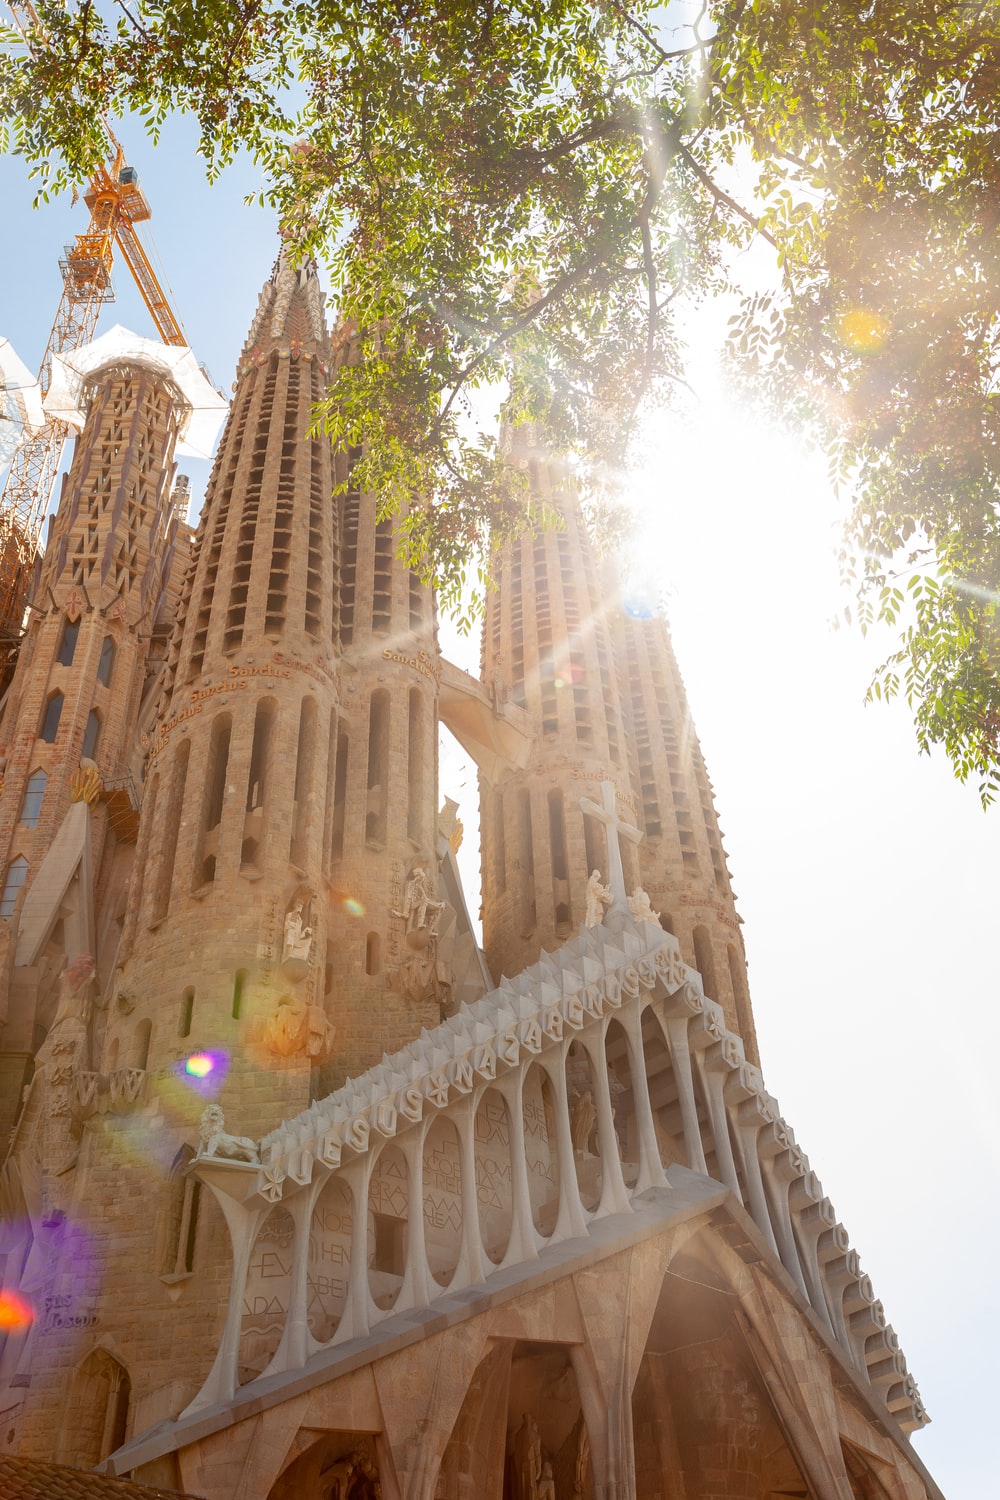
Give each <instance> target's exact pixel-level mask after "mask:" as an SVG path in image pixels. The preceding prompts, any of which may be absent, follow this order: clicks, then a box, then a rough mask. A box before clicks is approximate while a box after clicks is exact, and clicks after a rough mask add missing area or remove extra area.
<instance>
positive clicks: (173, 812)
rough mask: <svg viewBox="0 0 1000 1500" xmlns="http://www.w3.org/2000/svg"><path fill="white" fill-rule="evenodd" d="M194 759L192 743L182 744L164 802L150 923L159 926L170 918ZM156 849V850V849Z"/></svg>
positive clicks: (182, 742) (185, 741) (175, 760)
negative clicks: (189, 771) (189, 772)
mask: <svg viewBox="0 0 1000 1500" xmlns="http://www.w3.org/2000/svg"><path fill="white" fill-rule="evenodd" d="M190 758H191V741H190V740H182V741H181V743H180V744H179V745H178V746H177V754H176V755H175V756H174V764H173V774H172V775H171V778H170V786H169V788H168V789H167V793H166V796H165V798H164V799H163V800H164V802H165V804H166V805H165V808H164V814H163V822H162V824H161V827H162V829H163V844H162V848H161V849H160V851H159V854H160V863H159V870H158V871H157V875H156V881H155V884H154V886H153V897H152V910H151V911H150V915H149V920H150V922H159V921H161V920H162V918H164V917H165V916H166V915H167V910H168V908H169V906H170V887H171V885H172V884H173V879H174V861H175V859H176V858H177V839H178V836H179V834H180V824H181V808H182V807H183V806H184V784H185V782H186V781H187V768H188V761H189V760H190ZM154 847H155V846H154Z"/></svg>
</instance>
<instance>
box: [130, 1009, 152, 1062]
mask: <svg viewBox="0 0 1000 1500" xmlns="http://www.w3.org/2000/svg"><path fill="white" fill-rule="evenodd" d="M152 1034H153V1023H152V1021H149V1020H146V1021H140V1022H139V1024H138V1026H137V1027H136V1028H135V1046H134V1047H133V1049H132V1055H133V1057H134V1058H135V1062H134V1063H133V1067H136V1068H145V1067H146V1064H147V1063H148V1062H149V1040H150V1037H151V1036H152Z"/></svg>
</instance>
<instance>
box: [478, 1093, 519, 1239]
mask: <svg viewBox="0 0 1000 1500" xmlns="http://www.w3.org/2000/svg"><path fill="white" fill-rule="evenodd" d="M475 1140H476V1192H477V1194H478V1198H479V1230H480V1234H481V1235H482V1241H483V1249H484V1250H485V1252H486V1255H487V1257H488V1259H489V1260H491V1261H492V1262H493V1264H494V1265H495V1266H498V1265H499V1264H500V1262H501V1261H502V1260H503V1258H504V1256H505V1255H506V1253H507V1246H508V1244H509V1243H510V1231H511V1224H512V1218H513V1209H512V1199H511V1160H510V1119H509V1116H508V1113H507V1101H506V1100H505V1099H504V1097H503V1095H502V1094H501V1093H500V1092H499V1090H498V1089H486V1090H485V1092H484V1093H483V1096H482V1098H481V1099H480V1101H479V1107H478V1108H477V1110H476V1120H475Z"/></svg>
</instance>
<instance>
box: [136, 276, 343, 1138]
mask: <svg viewBox="0 0 1000 1500" xmlns="http://www.w3.org/2000/svg"><path fill="white" fill-rule="evenodd" d="M329 359H330V349H329V340H328V337H327V333H326V327H325V323H324V319H323V298H322V294H321V292H320V288H319V283H318V281H317V279H316V274H315V270H314V269H313V268H312V267H307V268H305V269H303V270H301V271H294V270H292V269H291V268H290V267H288V266H287V265H286V264H285V262H284V260H283V259H281V260H279V262H278V265H277V266H276V268H275V271H274V273H273V275H272V277H271V279H270V281H269V282H268V283H267V285H266V286H265V288H264V291H263V292H262V294H261V299H260V305H259V307H258V310H257V315H256V318H255V319H254V322H253V325H252V327H251V330H250V334H249V336H248V339H247V343H246V345H245V348H244V351H243V354H242V356H241V359H240V366H239V376H238V380H237V385H236V394H235V398H234V401H233V406H232V410H231V413H230V416H229V420H228V423H227V426H226V430H225V434H224V436H223V440H222V444H221V447H220V451H219V454H218V458H217V460H216V463H215V467H214V470H213V473H212V477H211V480H210V484H209V490H208V493H207V496H206V502H205V507H204V511H203V514H202V518H201V522H200V525H199V527H198V532H197V535H196V538H195V542H194V550H193V556H192V559H191V564H190V570H189V574H188V578H187V581H186V584H185V588H184V602H183V608H182V618H181V620H180V622H179V626H178V629H177V632H176V638H175V642H174V644H173V647H172V650H171V661H170V665H169V669H168V681H167V683H166V684H165V688H164V692H163V694H162V697H161V703H160V720H159V723H158V725H157V726H156V729H155V731H154V738H153V743H152V745H151V747H150V754H149V761H148V765H147V773H146V774H147V784H146V791H145V798H144V807H143V822H142V831H141V835H140V844H139V851H138V865H139V872H138V876H137V878H136V880H135V881H134V882H133V884H132V889H131V891H130V896H129V906H128V914H127V922H126V930H125V932H124V934H123V938H122V946H121V952H120V966H121V971H120V980H119V987H118V988H119V996H121V995H122V994H124V995H126V996H127V997H128V998H127V1002H126V1005H127V1014H128V1017H129V1024H131V1025H132V1026H135V1025H136V1024H137V1023H138V1024H144V1025H146V1026H148V1027H150V1028H151V1033H152V1034H151V1038H150V1048H149V1057H150V1062H151V1064H152V1065H153V1066H159V1067H162V1066H169V1065H171V1064H173V1063H174V1062H175V1061H176V1060H177V1058H178V1057H179V1056H180V1055H181V1054H182V1053H189V1052H192V1051H198V1052H200V1053H204V1054H206V1055H207V1056H209V1057H212V1058H214V1057H215V1056H216V1055H217V1056H218V1058H219V1059H220V1065H221V1066H223V1067H225V1068H226V1069H227V1080H226V1084H225V1085H224V1087H223V1091H222V1098H221V1102H222V1104H223V1106H224V1107H227V1108H230V1109H231V1111H232V1114H233V1124H234V1126H235V1125H236V1124H237V1122H238V1123H239V1125H240V1127H241V1128H242V1129H255V1130H261V1129H263V1128H265V1126H266V1125H267V1124H268V1123H270V1122H271V1121H272V1120H273V1119H274V1117H275V1115H276V1114H280V1113H282V1112H284V1111H285V1110H288V1109H291V1108H295V1107H299V1108H301V1107H302V1106H303V1105H304V1104H306V1103H307V1102H308V1100H309V1097H310V1075H311V1072H312V1070H313V1069H314V1068H316V1067H318V1066H319V1065H320V1063H321V1062H323V1061H324V1060H325V1059H326V1058H327V1057H328V1056H329V1055H330V1051H331V1045H332V1024H331V1021H330V1019H329V1016H328V1015H327V1007H328V1005H329V993H328V990H327V984H326V978H327V976H326V975H325V974H324V967H323V963H322V959H321V955H322V954H323V953H324V951H325V946H326V942H327V901H326V874H327V870H328V867H329V844H328V843H327V842H325V838H328V837H329V830H328V827H327V822H328V820H327V819H326V817H325V814H326V809H327V806H328V793H329V791H330V790H332V780H333V777H332V758H333V751H334V748H335V746H336V742H337V732H338V721H339V711H340V702H339V692H338V667H337V659H336V653H335V629H336V616H335V605H336V588H335V584H336V567H337V552H338V536H337V524H336V523H337V517H336V512H335V510H334V508H333V505H332V504H331V489H332V453H331V450H330V446H329V444H328V443H327V442H325V441H324V440H323V439H321V438H307V437H306V436H305V434H306V433H307V431H308V428H309V422H310V412H311V409H312V406H313V404H314V403H315V402H316V401H317V400H318V399H319V397H320V396H321V394H322V392H323V390H324V388H325V383H326V379H327V372H328V368H329ZM125 1008H126V1007H125V1006H122V1005H119V1013H120V1012H121V1011H122V1010H124V1009H125ZM114 1040H115V1037H114V1034H113V1032H112V1031H110V1030H109V1045H110V1046H113V1045H114ZM248 1078H252V1079H253V1080H254V1081H255V1083H254V1086H253V1087H248V1086H247V1082H248ZM197 1104H198V1101H197V1099H195V1098H193V1097H192V1109H195V1106H196V1105H197ZM198 1107H200V1105H198Z"/></svg>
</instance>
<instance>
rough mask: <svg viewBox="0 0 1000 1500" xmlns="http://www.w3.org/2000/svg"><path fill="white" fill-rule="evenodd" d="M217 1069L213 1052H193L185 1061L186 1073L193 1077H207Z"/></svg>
mask: <svg viewBox="0 0 1000 1500" xmlns="http://www.w3.org/2000/svg"><path fill="white" fill-rule="evenodd" d="M214 1070H215V1058H214V1057H213V1056H212V1054H211V1052H192V1054H191V1056H190V1057H189V1058H187V1059H186V1061H185V1063H184V1071H185V1073H188V1074H190V1076H191V1077H192V1078H207V1077H208V1075H209V1073H212V1072H214Z"/></svg>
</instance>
